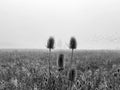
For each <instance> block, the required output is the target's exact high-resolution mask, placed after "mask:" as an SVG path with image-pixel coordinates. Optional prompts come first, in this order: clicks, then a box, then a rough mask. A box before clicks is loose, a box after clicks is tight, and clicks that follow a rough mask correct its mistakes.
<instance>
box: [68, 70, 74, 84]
mask: <svg viewBox="0 0 120 90" xmlns="http://www.w3.org/2000/svg"><path fill="white" fill-rule="evenodd" d="M68 78H69V80H70V81H71V82H74V81H75V78H76V69H75V68H72V69H70V71H69V73H68Z"/></svg>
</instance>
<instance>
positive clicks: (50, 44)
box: [47, 36, 55, 76]
mask: <svg viewBox="0 0 120 90" xmlns="http://www.w3.org/2000/svg"><path fill="white" fill-rule="evenodd" d="M54 43H55V40H54V37H52V36H51V37H49V39H48V42H47V48H48V49H49V61H48V62H49V66H48V67H49V76H51V74H50V68H51V64H50V61H51V50H52V49H54Z"/></svg>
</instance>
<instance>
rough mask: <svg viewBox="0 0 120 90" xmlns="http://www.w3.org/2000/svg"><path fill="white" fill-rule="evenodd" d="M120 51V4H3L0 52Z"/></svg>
mask: <svg viewBox="0 0 120 90" xmlns="http://www.w3.org/2000/svg"><path fill="white" fill-rule="evenodd" d="M49 36H54V37H55V42H56V44H55V47H56V49H61V48H62V49H67V48H68V47H67V45H68V44H69V39H70V37H71V36H75V37H76V39H77V42H78V49H120V0H0V48H43V49H44V48H46V47H45V46H46V43H47V39H48V38H49Z"/></svg>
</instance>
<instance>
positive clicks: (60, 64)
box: [58, 54, 64, 71]
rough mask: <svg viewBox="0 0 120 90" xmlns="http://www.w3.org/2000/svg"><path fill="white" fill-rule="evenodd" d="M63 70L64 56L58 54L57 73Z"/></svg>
mask: <svg viewBox="0 0 120 90" xmlns="http://www.w3.org/2000/svg"><path fill="white" fill-rule="evenodd" d="M62 70H64V54H59V57H58V71H62Z"/></svg>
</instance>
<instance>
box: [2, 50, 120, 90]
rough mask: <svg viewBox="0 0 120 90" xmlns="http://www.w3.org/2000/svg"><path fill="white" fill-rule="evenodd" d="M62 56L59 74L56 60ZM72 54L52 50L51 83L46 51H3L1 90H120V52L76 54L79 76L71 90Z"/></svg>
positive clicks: (93, 51) (82, 51) (87, 51)
mask: <svg viewBox="0 0 120 90" xmlns="http://www.w3.org/2000/svg"><path fill="white" fill-rule="evenodd" d="M61 53H62V54H64V56H65V58H64V62H65V64H64V65H65V68H64V70H63V71H62V72H61V74H60V72H59V71H58V65H57V59H58V56H59V54H61ZM70 55H71V52H70V51H52V54H51V79H50V80H49V75H48V59H49V58H48V51H47V50H0V90H70V89H72V90H96V89H97V90H120V86H119V85H120V51H115V50H114V51H112V50H81V51H80V50H77V51H75V52H74V56H73V57H74V58H73V60H74V67H75V68H76V71H77V75H76V80H75V82H74V83H73V86H72V87H71V88H69V85H71V84H70V83H71V82H70V81H69V80H68V71H69V68H70V67H69V64H70V57H71V56H70ZM59 78H61V80H62V81H59ZM49 81H50V82H49ZM53 82H54V83H53ZM58 84H59V85H58ZM48 87H49V89H48Z"/></svg>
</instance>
